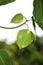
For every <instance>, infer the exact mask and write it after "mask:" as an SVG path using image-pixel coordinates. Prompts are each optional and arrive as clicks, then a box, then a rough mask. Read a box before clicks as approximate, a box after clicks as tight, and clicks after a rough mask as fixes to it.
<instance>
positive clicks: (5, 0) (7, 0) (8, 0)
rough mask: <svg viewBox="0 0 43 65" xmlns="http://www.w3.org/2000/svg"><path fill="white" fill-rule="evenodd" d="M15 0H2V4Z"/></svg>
mask: <svg viewBox="0 0 43 65" xmlns="http://www.w3.org/2000/svg"><path fill="white" fill-rule="evenodd" d="M13 1H15V0H0V5H5V4H8V3H11V2H13Z"/></svg>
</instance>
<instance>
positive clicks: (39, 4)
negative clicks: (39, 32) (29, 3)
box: [33, 0, 43, 29]
mask: <svg viewBox="0 0 43 65" xmlns="http://www.w3.org/2000/svg"><path fill="white" fill-rule="evenodd" d="M33 5H34V11H33V16H34V17H35V21H36V22H37V24H38V25H39V27H41V28H42V29H43V0H34V3H33Z"/></svg>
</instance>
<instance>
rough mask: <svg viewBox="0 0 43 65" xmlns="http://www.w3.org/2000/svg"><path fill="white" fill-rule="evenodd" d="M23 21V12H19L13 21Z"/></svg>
mask: <svg viewBox="0 0 43 65" xmlns="http://www.w3.org/2000/svg"><path fill="white" fill-rule="evenodd" d="M22 21H23V15H22V14H21V13H18V14H16V15H15V16H14V17H13V18H12V20H11V23H21V22H22Z"/></svg>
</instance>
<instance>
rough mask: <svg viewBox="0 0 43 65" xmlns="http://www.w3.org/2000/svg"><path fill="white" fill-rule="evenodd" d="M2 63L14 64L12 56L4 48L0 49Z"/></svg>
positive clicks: (4, 64)
mask: <svg viewBox="0 0 43 65" xmlns="http://www.w3.org/2000/svg"><path fill="white" fill-rule="evenodd" d="M0 65H12V63H11V59H10V56H9V55H8V53H7V52H6V51H4V50H2V49H0Z"/></svg>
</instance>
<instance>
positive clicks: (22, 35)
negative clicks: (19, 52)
mask: <svg viewBox="0 0 43 65" xmlns="http://www.w3.org/2000/svg"><path fill="white" fill-rule="evenodd" d="M33 39H34V35H33V33H32V32H31V31H29V30H28V29H23V30H20V31H19V32H18V35H17V45H18V46H19V48H20V49H21V48H25V47H27V46H28V45H30V44H31V43H32V42H33Z"/></svg>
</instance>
